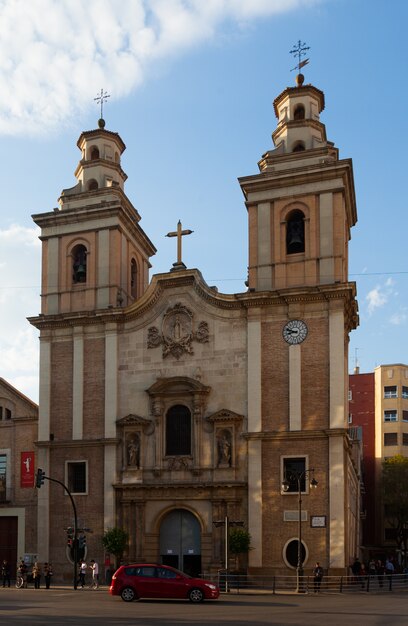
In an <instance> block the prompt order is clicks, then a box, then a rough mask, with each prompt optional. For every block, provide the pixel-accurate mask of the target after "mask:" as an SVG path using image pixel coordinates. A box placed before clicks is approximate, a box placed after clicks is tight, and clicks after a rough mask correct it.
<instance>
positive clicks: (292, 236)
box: [286, 209, 305, 254]
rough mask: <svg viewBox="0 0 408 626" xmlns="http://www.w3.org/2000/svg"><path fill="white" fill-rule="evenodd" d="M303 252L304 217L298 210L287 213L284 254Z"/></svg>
mask: <svg viewBox="0 0 408 626" xmlns="http://www.w3.org/2000/svg"><path fill="white" fill-rule="evenodd" d="M304 251H305V216H304V213H303V212H302V211H300V209H295V210H294V211H292V212H291V213H289V215H288V217H287V220H286V254H297V253H299V252H304Z"/></svg>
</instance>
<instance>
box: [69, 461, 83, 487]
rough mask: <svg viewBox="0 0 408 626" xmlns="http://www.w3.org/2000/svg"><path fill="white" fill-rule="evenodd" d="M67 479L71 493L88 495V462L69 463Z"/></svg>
mask: <svg viewBox="0 0 408 626" xmlns="http://www.w3.org/2000/svg"><path fill="white" fill-rule="evenodd" d="M67 478H68V481H67V482H68V489H69V491H70V492H71V493H87V480H86V478H87V476H86V461H68V462H67Z"/></svg>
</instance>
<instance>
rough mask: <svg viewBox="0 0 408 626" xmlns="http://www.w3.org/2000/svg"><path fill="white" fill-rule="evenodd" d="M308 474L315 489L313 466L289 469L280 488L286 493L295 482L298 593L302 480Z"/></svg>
mask: <svg viewBox="0 0 408 626" xmlns="http://www.w3.org/2000/svg"><path fill="white" fill-rule="evenodd" d="M310 474H311V475H312V478H311V480H310V483H309V484H310V487H311V489H316V487H317V484H318V483H317V480H316V479H315V477H314V467H313V468H310V469H305V470H303V471H302V472H297V471H295V470H290V471H288V472H286V473H285V478H284V480H283V482H282V490H283V491H285V493H287V492H288V491H289V489H290V483H295V484H297V491H298V515H299V520H298V549H297V566H296V592H297V593H300V592H301V591H302V589H301V580H302V576H303V558H302V480H303V479H306V477H307V476H308V475H309V476H310Z"/></svg>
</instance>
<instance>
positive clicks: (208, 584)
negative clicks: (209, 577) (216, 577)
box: [205, 583, 217, 589]
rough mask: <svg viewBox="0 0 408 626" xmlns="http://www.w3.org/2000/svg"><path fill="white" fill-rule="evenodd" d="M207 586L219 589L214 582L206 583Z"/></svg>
mask: <svg viewBox="0 0 408 626" xmlns="http://www.w3.org/2000/svg"><path fill="white" fill-rule="evenodd" d="M205 586H206V587H208V588H209V589H217V585H213V584H212V583H206V585H205Z"/></svg>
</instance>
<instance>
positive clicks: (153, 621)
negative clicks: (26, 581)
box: [0, 587, 408, 626]
mask: <svg viewBox="0 0 408 626" xmlns="http://www.w3.org/2000/svg"><path fill="white" fill-rule="evenodd" d="M356 622H357V623H358V624H359V626H382V625H384V626H385V625H387V626H390V625H392V626H400V625H401V626H402V625H404V626H406V625H407V624H408V593H407V594H402V593H392V594H382V595H375V594H371V593H370V594H367V593H361V594H353V595H325V594H324V593H322V594H321V595H317V596H316V595H306V596H297V595H259V594H257V595H244V594H242V595H232V594H227V595H221V597H220V599H219V600H215V601H208V602H204V603H203V604H199V605H193V604H191V603H190V602H188V601H186V602H183V601H177V600H144V601H143V600H142V601H139V602H133V603H129V604H128V603H125V602H123V601H122V600H121V599H120V598H116V597H115V598H112V597H111V596H110V595H109V593H108V591H107V589H106V588H101V589H98V590H97V591H91V590H89V589H78V590H77V591H74V590H73V589H68V588H62V587H57V588H53V589H50V590H46V589H39V590H36V589H15V588H10V589H7V588H6V589H3V588H2V587H1V588H0V624H1V625H2V626H3V625H4V626H9V625H10V626H15V625H18V624H21V625H22V624H24V626H45V625H47V626H51V625H56V626H85V624H86V625H87V626H95V625H98V626H105V625H106V624H109V626H128V625H130V624H132V625H133V624H139V625H141V626H164V625H169V626H176V625H180V626H204V625H207V624H212V625H216V626H220V625H222V626H224V625H228V624H230V625H231V626H232V625H233V626H244V625H245V626H248V625H249V624H250V625H251V626H266V625H270V624H277V625H279V626H284V625H286V624H291V625H296V626H316V624H320V626H327V625H329V626H343V625H347V626H350V624H355V623H356Z"/></svg>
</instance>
